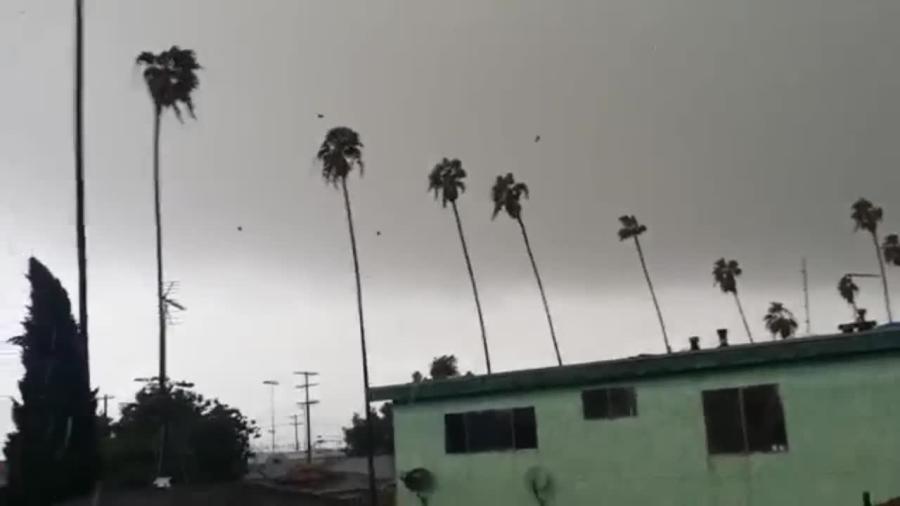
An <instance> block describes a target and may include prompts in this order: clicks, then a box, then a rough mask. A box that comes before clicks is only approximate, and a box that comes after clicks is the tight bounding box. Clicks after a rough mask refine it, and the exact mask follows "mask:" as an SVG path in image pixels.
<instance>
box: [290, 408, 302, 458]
mask: <svg viewBox="0 0 900 506" xmlns="http://www.w3.org/2000/svg"><path fill="white" fill-rule="evenodd" d="M290 418H291V420H293V421H294V423H292V424H291V425H293V426H294V451H295V452H299V451H300V433H299V432H298V431H297V428H298V427H300V415H291V416H290Z"/></svg>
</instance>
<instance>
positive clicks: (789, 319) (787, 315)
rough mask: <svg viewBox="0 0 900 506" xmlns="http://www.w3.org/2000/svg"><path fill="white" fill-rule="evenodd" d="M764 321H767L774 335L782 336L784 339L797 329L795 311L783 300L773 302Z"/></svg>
mask: <svg viewBox="0 0 900 506" xmlns="http://www.w3.org/2000/svg"><path fill="white" fill-rule="evenodd" d="M763 321H764V322H766V328H767V329H768V330H769V332H771V333H772V337H775V336H781V338H782V339H787V338H789V337H791V336H793V335H794V332H796V331H797V320H796V319H795V318H794V313H792V312H791V311H790V310H789V309H788V308H786V307H784V304H782V303H781V302H772V304H771V305H770V306H769V311H768V312H767V313H766V316H764V317H763Z"/></svg>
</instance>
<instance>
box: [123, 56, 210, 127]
mask: <svg viewBox="0 0 900 506" xmlns="http://www.w3.org/2000/svg"><path fill="white" fill-rule="evenodd" d="M135 64H137V65H139V66H141V67H143V69H144V72H143V74H144V81H145V82H146V83H147V89H148V91H149V92H150V97H151V98H152V99H153V102H154V104H155V105H156V107H157V109H158V110H159V111H160V112H161V111H163V110H165V109H172V111H173V112H174V113H175V117H176V118H178V120H179V121H182V119H183V118H182V110H181V107H186V108H187V110H188V113H189V114H190V115H191V117H192V118H195V117H196V115H195V111H194V100H193V93H194V91H196V90H197V87H198V86H199V84H200V81H199V79H198V77H197V71H198V70H200V69H201V68H202V67H201V66H200V64H199V63H198V62H197V55H196V54H195V53H194V51H193V50H191V49H181V48H179V47H178V46H172V47H171V48H170V49H168V50H166V51H162V52H161V53H159V54H153V53H151V52H149V51H143V52H141V53H140V54H139V55H138V56H137V58H136V59H135Z"/></svg>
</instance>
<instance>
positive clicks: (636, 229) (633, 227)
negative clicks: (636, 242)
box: [619, 214, 647, 241]
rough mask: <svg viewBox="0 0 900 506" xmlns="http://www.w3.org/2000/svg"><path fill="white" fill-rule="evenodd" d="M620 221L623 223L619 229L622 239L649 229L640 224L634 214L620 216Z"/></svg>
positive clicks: (635, 235) (620, 238)
mask: <svg viewBox="0 0 900 506" xmlns="http://www.w3.org/2000/svg"><path fill="white" fill-rule="evenodd" d="M619 223H621V224H622V228H620V229H619V240H620V241H624V240H626V239H631V238H632V237H637V236H639V235H641V234H643V233H644V232H646V231H647V227H646V226H645V225H642V224H640V223H639V222H638V220H637V218H636V217H635V216H634V215H633V214H632V215H630V216H629V215H625V216H620V217H619Z"/></svg>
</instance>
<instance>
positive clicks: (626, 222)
mask: <svg viewBox="0 0 900 506" xmlns="http://www.w3.org/2000/svg"><path fill="white" fill-rule="evenodd" d="M619 223H621V224H622V228H620V229H619V240H620V241H624V240H626V239H634V245H635V246H636V247H637V254H638V259H640V261H641V268H642V269H643V270H644V278H646V279H647V286H648V287H650V297H652V298H653V307H655V308H656V317H657V318H659V328H660V329H662V335H663V343H665V345H666V353H672V347H671V346H670V345H669V335H668V334H667V333H666V324H665V322H664V321H663V316H662V311H660V309H659V301H658V300H657V299H656V291H655V290H654V289H653V282H652V281H650V272H648V271H647V262H646V261H644V250H643V249H642V248H641V240H640V239H639V238H638V236H640V235H641V234H643V233H644V232H646V231H647V227H646V226H645V225H642V224H641V223H639V222H638V220H637V218H636V217H635V216H634V215H633V214H632V215H630V216H629V215H624V216H620V217H619Z"/></svg>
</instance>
